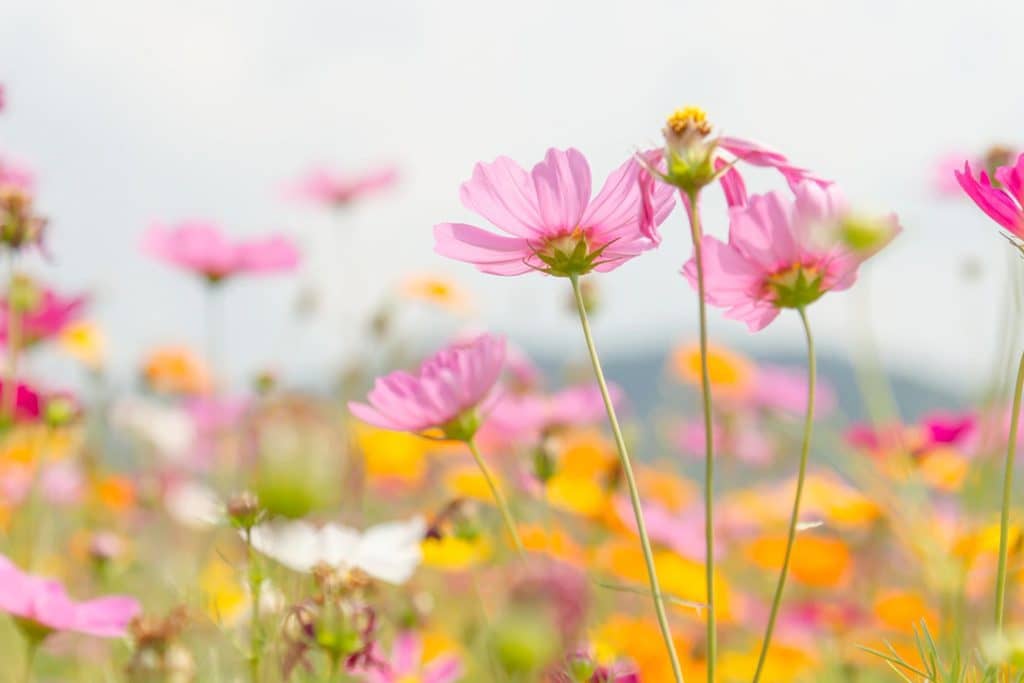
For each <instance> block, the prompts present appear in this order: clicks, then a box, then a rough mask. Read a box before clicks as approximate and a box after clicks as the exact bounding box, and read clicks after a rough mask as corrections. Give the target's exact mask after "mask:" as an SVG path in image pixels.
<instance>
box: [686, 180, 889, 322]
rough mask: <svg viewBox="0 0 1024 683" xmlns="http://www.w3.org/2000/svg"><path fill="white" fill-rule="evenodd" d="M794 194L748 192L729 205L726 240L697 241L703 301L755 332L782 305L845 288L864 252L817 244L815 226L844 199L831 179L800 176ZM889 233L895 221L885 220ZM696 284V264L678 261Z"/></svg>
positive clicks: (842, 211) (839, 216) (838, 216)
mask: <svg viewBox="0 0 1024 683" xmlns="http://www.w3.org/2000/svg"><path fill="white" fill-rule="evenodd" d="M794 193H795V194H796V200H795V201H792V200H790V199H789V198H788V197H787V196H786V195H785V194H783V193H782V192H770V193H768V194H764V195H755V196H753V197H751V198H750V201H749V202H748V203H747V205H745V206H737V207H733V208H732V209H730V221H729V241H728V243H725V242H722V241H721V240H719V239H717V238H716V237H712V236H709V235H705V236H704V237H703V239H702V242H701V243H702V246H703V250H704V269H705V284H706V292H707V301H708V303H710V304H712V305H713V306H719V307H722V308H725V309H726V317H729V318H733V319H735V320H741V321H743V322H745V323H746V324H747V327H748V328H749V329H750V330H751V331H752V332H756V331H758V330H760V329H763V328H764V327H765V326H766V325H768V324H769V323H770V322H771V321H773V320H775V318H776V316H778V315H779V311H780V310H781V309H782V308H800V307H803V306H806V305H807V304H810V303H811V302H813V301H816V300H817V299H818V298H819V297H821V295H822V294H824V293H825V292H828V291H839V290H843V289H847V288H848V287H850V286H851V285H852V284H853V282H854V280H855V279H856V277H857V268H858V266H859V265H860V263H861V262H862V261H863V259H864V258H865V256H864V254H860V253H857V252H854V251H853V250H852V249H850V248H848V247H847V246H846V245H845V244H843V243H842V242H833V241H827V242H826V243H822V240H821V239H820V235H821V234H822V230H823V228H822V226H828V225H831V224H836V223H838V222H840V221H842V220H843V217H844V216H845V215H846V203H845V200H844V199H843V197H842V195H841V194H840V193H839V191H838V189H837V188H836V187H835V186H834V185H829V186H822V185H819V184H818V183H816V182H801V183H799V184H797V185H796V186H795V187H794ZM887 220H888V221H889V222H890V224H891V226H892V227H891V234H895V232H896V231H897V230H898V225H896V224H895V217H889V218H888V219H887ZM683 274H684V275H685V276H686V278H687V279H688V280H689V281H690V284H691V285H693V286H694V288H696V287H697V266H696V262H695V261H694V260H693V259H692V258H691V259H690V261H688V262H687V263H686V265H685V266H684V267H683Z"/></svg>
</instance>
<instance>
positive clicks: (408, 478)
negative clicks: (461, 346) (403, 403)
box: [354, 423, 427, 486]
mask: <svg viewBox="0 0 1024 683" xmlns="http://www.w3.org/2000/svg"><path fill="white" fill-rule="evenodd" d="M354 429H355V437H356V444H357V445H358V446H359V450H360V451H362V453H363V458H364V459H365V463H366V474H367V476H369V477H370V478H371V479H379V480H385V481H388V482H397V483H400V484H403V485H405V486H415V485H417V484H419V483H420V482H422V481H423V477H424V475H425V474H426V471H427V462H426V454H427V447H426V444H427V442H426V441H425V440H424V439H422V438H420V437H418V436H415V435H413V434H407V433H405V432H392V431H388V430H386V429H378V428H376V427H371V426H369V425H364V424H362V423H357V424H356V425H355V426H354Z"/></svg>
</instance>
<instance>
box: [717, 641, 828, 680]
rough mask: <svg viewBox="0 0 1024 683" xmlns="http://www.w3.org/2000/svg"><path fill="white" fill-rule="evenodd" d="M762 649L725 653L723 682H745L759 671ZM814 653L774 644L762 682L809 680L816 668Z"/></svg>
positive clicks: (722, 673) (722, 660)
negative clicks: (809, 675)
mask: <svg viewBox="0 0 1024 683" xmlns="http://www.w3.org/2000/svg"><path fill="white" fill-rule="evenodd" d="M759 655H760V648H758V647H754V648H752V649H750V650H746V651H743V652H735V651H733V652H723V653H722V658H721V660H720V661H719V664H718V670H719V674H720V675H721V678H722V680H723V681H746V680H748V679H749V678H750V672H752V671H753V670H754V669H756V668H757V660H758V657H759ZM815 663H816V662H815V658H814V656H813V654H812V653H810V652H808V651H807V650H804V649H802V648H798V647H794V646H792V645H787V644H784V643H781V642H773V643H772V645H771V647H770V648H768V656H767V657H766V658H765V661H764V669H763V670H762V672H761V673H762V676H763V680H766V681H771V682H772V683H789V682H790V681H800V680H807V679H806V678H805V676H806V674H807V673H808V671H809V670H810V669H811V668H812V667H813V666H814V664H815Z"/></svg>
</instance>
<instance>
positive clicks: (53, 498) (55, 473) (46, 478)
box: [0, 462, 85, 505]
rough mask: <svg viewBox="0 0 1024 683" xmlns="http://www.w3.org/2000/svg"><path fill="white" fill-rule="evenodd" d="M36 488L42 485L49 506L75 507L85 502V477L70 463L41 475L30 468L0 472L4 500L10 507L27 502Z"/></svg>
mask: <svg viewBox="0 0 1024 683" xmlns="http://www.w3.org/2000/svg"><path fill="white" fill-rule="evenodd" d="M37 479H38V483H37V481H36V480H37ZM33 486H38V491H39V495H40V497H41V498H42V499H43V500H44V501H46V502H47V503H52V504H54V505H71V504H74V503H77V502H78V501H79V500H81V498H82V492H83V490H84V488H85V477H84V476H83V474H82V471H81V469H80V468H79V467H78V466H77V465H75V464H74V463H70V462H56V463H52V464H47V465H44V466H42V467H41V468H40V470H39V471H38V472H34V471H33V470H32V469H31V468H29V467H8V468H5V469H4V470H3V471H2V472H0V497H2V498H3V499H4V502H5V503H7V504H8V505H20V504H21V503H23V502H25V500H26V499H27V498H28V497H29V495H30V494H31V492H32V488H33Z"/></svg>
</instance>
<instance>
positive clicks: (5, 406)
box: [0, 251, 21, 424]
mask: <svg viewBox="0 0 1024 683" xmlns="http://www.w3.org/2000/svg"><path fill="white" fill-rule="evenodd" d="M16 280H17V275H16V273H15V270H14V252H13V251H12V252H11V254H10V274H9V277H8V282H7V377H6V378H5V379H6V381H5V382H4V386H3V387H2V389H3V397H2V402H0V405H2V411H3V417H4V420H6V421H9V423H10V424H13V423H14V418H15V415H16V413H17V406H18V350H19V349H18V347H19V346H21V309H20V305H19V302H18V301H17V296H16V292H15V290H16V289H17V286H16Z"/></svg>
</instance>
